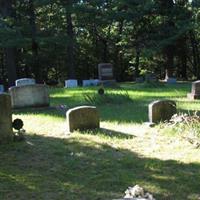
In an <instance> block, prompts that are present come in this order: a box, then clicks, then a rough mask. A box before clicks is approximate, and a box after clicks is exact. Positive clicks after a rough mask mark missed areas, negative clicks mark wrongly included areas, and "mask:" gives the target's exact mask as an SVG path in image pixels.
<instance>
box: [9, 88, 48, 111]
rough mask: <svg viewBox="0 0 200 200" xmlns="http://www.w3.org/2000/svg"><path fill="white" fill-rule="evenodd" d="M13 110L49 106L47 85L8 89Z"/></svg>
mask: <svg viewBox="0 0 200 200" xmlns="http://www.w3.org/2000/svg"><path fill="white" fill-rule="evenodd" d="M9 93H10V95H11V102H12V107H13V108H26V107H48V106H49V105H50V98H49V91H48V87H47V85H42V84H35V85H24V86H15V87H11V88H9Z"/></svg>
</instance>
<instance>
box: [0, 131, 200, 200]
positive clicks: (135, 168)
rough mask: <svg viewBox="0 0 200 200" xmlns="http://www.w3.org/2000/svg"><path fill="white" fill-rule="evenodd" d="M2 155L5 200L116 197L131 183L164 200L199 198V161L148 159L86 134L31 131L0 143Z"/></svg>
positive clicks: (1, 182) (2, 196)
mask: <svg viewBox="0 0 200 200" xmlns="http://www.w3.org/2000/svg"><path fill="white" fill-rule="evenodd" d="M118 139H120V138H118ZM116 142H117V141H116ZM133 142H134V141H133ZM0 160H1V162H0V199H4V200H7V199H58V200H60V199H65V200H72V199H73V200H80V199H81V200H105V199H116V198H120V197H122V196H123V195H124V190H125V189H126V188H127V187H128V186H134V185H135V184H139V185H141V186H142V187H144V188H145V189H148V190H149V192H151V193H153V194H154V196H155V197H156V199H162V200H172V199H174V200H183V199H184V200H187V199H197V195H199V194H200V191H199V187H200V176H199V173H200V164H199V163H191V164H185V163H180V162H178V161H175V160H165V161H164V160H159V159H156V158H147V157H143V156H141V155H139V154H137V153H135V152H133V151H130V150H128V149H124V148H114V147H112V146H111V145H108V144H105V143H103V142H100V141H99V142H98V141H96V140H95V141H92V140H88V138H87V137H84V135H83V136H82V137H78V138H76V137H72V138H68V139H58V138H50V137H41V136H36V135H29V136H27V141H26V142H22V143H14V144H10V145H1V146H0Z"/></svg>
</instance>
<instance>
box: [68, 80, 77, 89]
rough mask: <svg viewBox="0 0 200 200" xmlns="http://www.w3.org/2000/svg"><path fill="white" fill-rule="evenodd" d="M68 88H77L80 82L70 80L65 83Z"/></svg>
mask: <svg viewBox="0 0 200 200" xmlns="http://www.w3.org/2000/svg"><path fill="white" fill-rule="evenodd" d="M65 87H66V88H75V87H78V81H77V80H76V79H70V80H66V81H65Z"/></svg>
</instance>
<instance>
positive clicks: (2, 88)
mask: <svg viewBox="0 0 200 200" xmlns="http://www.w3.org/2000/svg"><path fill="white" fill-rule="evenodd" d="M3 92H4V86H3V85H0V93H3Z"/></svg>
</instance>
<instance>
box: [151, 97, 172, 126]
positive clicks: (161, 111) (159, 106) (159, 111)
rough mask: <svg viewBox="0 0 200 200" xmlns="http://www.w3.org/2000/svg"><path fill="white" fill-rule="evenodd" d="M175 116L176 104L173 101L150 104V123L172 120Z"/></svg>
mask: <svg viewBox="0 0 200 200" xmlns="http://www.w3.org/2000/svg"><path fill="white" fill-rule="evenodd" d="M174 114H176V103H175V102H174V101H172V100H157V101H153V102H152V103H151V104H149V121H150V123H157V122H160V121H165V120H170V119H171V117H172V116H173V115H174Z"/></svg>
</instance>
